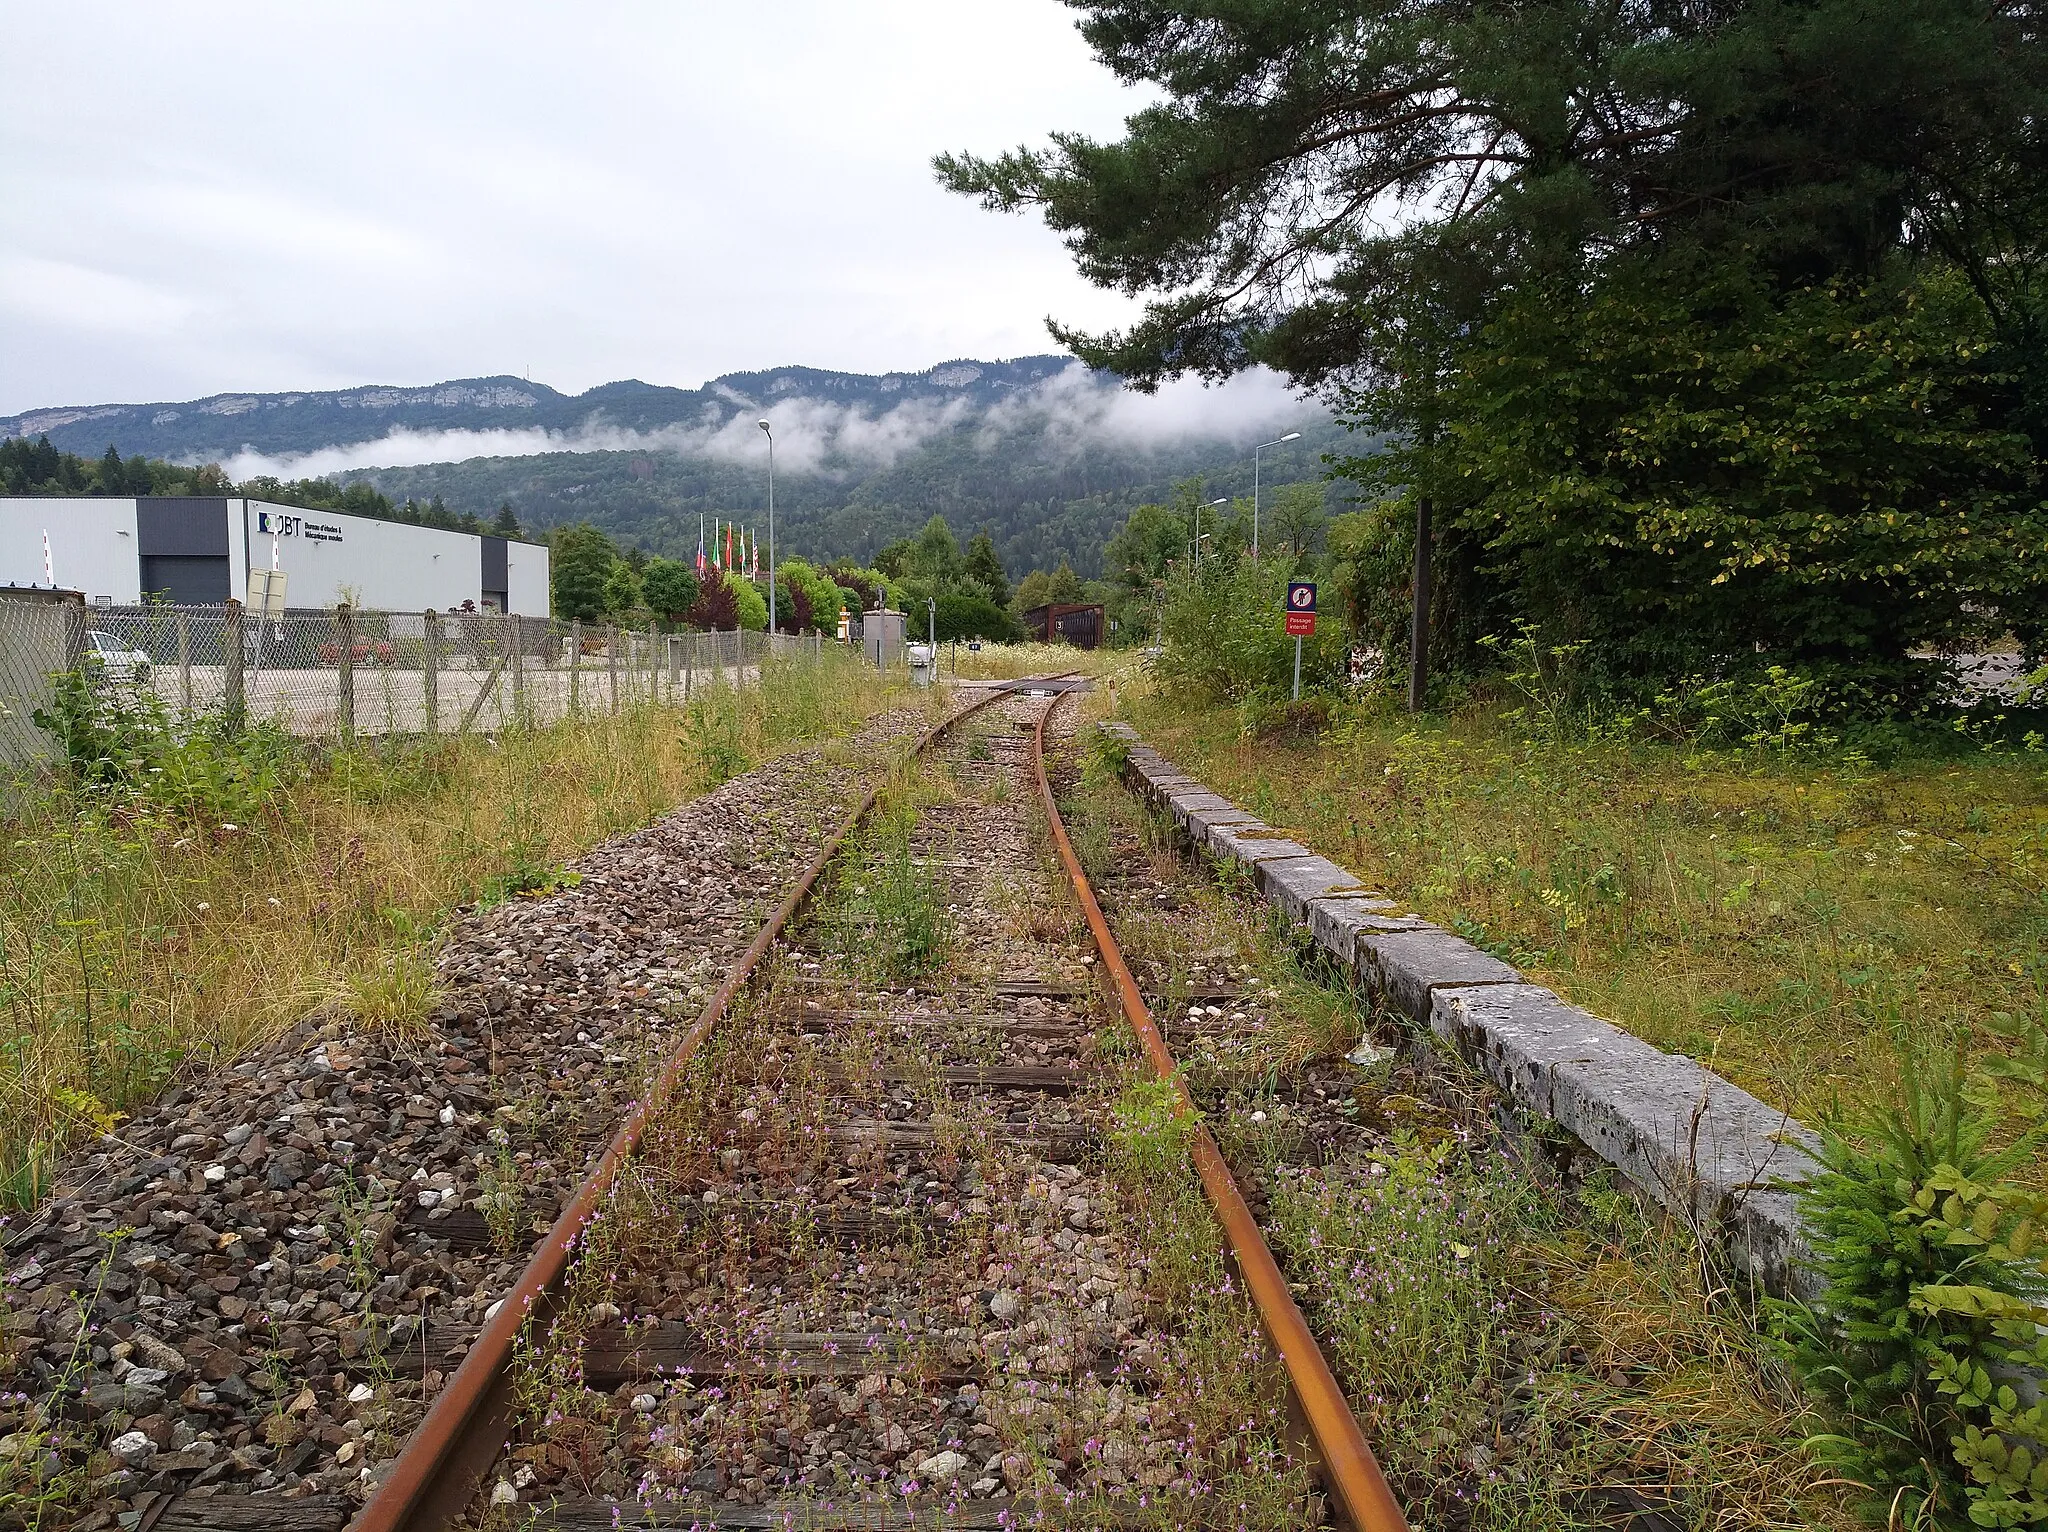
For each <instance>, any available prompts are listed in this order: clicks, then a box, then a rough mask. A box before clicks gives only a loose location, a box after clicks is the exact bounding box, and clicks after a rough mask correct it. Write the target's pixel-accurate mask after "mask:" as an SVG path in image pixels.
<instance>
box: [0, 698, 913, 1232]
mask: <svg viewBox="0 0 2048 1532" xmlns="http://www.w3.org/2000/svg"><path fill="white" fill-rule="evenodd" d="M901 695H902V693H901V691H900V689H899V688H898V687H896V686H895V685H894V684H893V683H890V682H889V681H887V680H886V679H885V678H882V677H879V676H877V675H876V674H875V673H874V672H873V671H871V670H868V669H867V668H865V667H864V666H861V665H859V664H858V663H855V662H853V661H852V660H850V659H849V660H846V661H845V662H843V663H834V662H831V661H830V660H829V658H828V663H826V664H825V665H823V666H822V667H820V666H814V665H812V664H809V663H796V662H787V663H783V664H771V665H770V666H769V667H768V671H767V675H766V677H765V678H764V681H763V684H762V685H761V686H759V687H758V688H757V687H754V686H749V687H748V688H747V689H746V690H745V691H744V692H743V693H737V694H736V693H735V692H733V691H732V690H731V689H730V688H726V687H711V688H708V689H707V690H705V691H703V692H701V693H700V694H699V695H698V696H697V697H696V698H694V699H693V701H692V703H691V705H690V708H689V710H688V712H687V714H685V713H684V712H682V711H681V710H678V709H674V708H669V707H657V706H642V707H637V708H633V709H629V710H627V711H623V712H620V713H616V714H609V713H589V712H586V713H583V714H581V715H579V716H577V717H575V718H573V719H571V720H568V721H565V722H563V723H560V724H556V725H553V726H551V727H547V728H542V729H533V730H513V731H508V732H507V733H505V734H503V735H501V736H498V737H496V738H483V737H474V736H472V737H465V738H462V739H459V740H448V739H442V740H439V741H433V742H426V741H417V740H415V741H405V742H388V743H381V744H380V743H363V744H360V745H358V746H357V747H356V748H355V749H353V750H350V751H346V752H342V753H338V754H335V755H332V756H330V757H327V758H325V759H322V760H319V761H313V760H310V759H307V758H304V757H303V756H301V757H297V758H296V759H295V763H294V766H293V769H291V770H289V771H285V770H280V771H277V772H275V773H274V783H273V785H272V787H271V788H270V789H269V790H268V791H267V792H266V793H265V794H264V795H263V796H262V797H261V798H260V799H257V800H253V801H252V800H250V799H249V798H248V797H247V795H246V792H245V790H244V786H243V779H242V778H237V779H236V791H237V792H238V793H242V794H243V796H242V797H241V798H239V799H238V800H236V801H238V802H240V803H241V804H242V805H243V806H242V807H241V808H238V809H236V810H235V812H236V814H237V816H238V817H235V818H228V817H226V815H225V814H224V813H221V812H220V810H219V805H218V802H217V801H216V799H215V797H213V796H210V795H208V794H206V793H204V792H201V793H197V794H195V793H193V792H192V791H190V790H189V784H188V783H187V782H185V781H184V780H182V779H181V784H180V789H179V793H178V795H177V796H176V797H174V798H171V799H169V800H168V801H166V800H164V799H161V798H158V797H155V796H152V792H151V783H150V782H149V781H146V780H145V781H113V782H108V781H104V780H102V781H98V782H97V783H94V782H91V781H81V780H61V781H60V780H36V781H24V782H21V783H18V784H17V785H16V789H15V793H14V796H13V799H12V805H13V812H12V814H11V816H10V818H9V821H8V823H7V826H6V835H5V840H4V844H0V1106H4V1112H0V1198H5V1199H6V1200H10V1201H13V1202H15V1203H17V1204H23V1203H28V1202H32V1201H34V1200H35V1199H36V1198H37V1197H39V1196H40V1195H42V1194H43V1193H44V1192H45V1191H46V1190H47V1188H48V1184H49V1178H50V1173H51V1167H52V1165H53V1164H54V1161H55V1158H56V1156H57V1155H58V1154H59V1153H61V1151H62V1150H63V1148H64V1147H65V1146H66V1145H68V1144H70V1143H72V1142H75V1141H76V1140H78V1139H80V1138H82V1137H86V1136H89V1135H91V1134H94V1133H98V1132H102V1131H105V1130H106V1129H108V1128H110V1127H112V1126H113V1124H114V1122H115V1120H116V1118H117V1117H118V1115H119V1114H120V1113H121V1112H123V1111H126V1110H127V1109H129V1108H131V1107H132V1106H133V1105H135V1104H136V1103H137V1102H138V1101H140V1100H142V1099H145V1098H146V1097H147V1096H148V1095H149V1094H150V1093H152V1092H153V1091H154V1090H155V1089H156V1088H157V1087H158V1086H159V1085H160V1084H161V1083H162V1082H163V1080H164V1079H165V1078H166V1077H167V1076H168V1074H169V1073H170V1072H171V1071H172V1070H173V1069H175V1068H177V1067H178V1066H179V1065H180V1064H182V1063H184V1062H186V1061H188V1060H200V1061H204V1060H207V1059H212V1058H224V1057H228V1056H232V1055H233V1054H235V1053H236V1052H238V1051H239V1050H241V1049H243V1048H245V1047H247V1046H249V1045H250V1044H252V1043H255V1042H259V1041H261V1040H262V1039H264V1038H266V1037H270V1036H274V1035H276V1034H277V1033H278V1032H280V1031H282V1030H284V1029H286V1028H288V1027H289V1026H291V1025H292V1024H294V1023H295V1022H297V1021H298V1020H299V1019H301V1018H302V1017H304V1016H306V1015H308V1014H310V1013H312V1012H314V1011H317V1010H320V1009H322V1008H326V1009H329V1010H344V1011H347V1012H350V1013H352V1014H354V1015H356V1016H358V1017H359V1018H361V1019H362V1020H364V1021H366V1022H369V1023H370V1024H372V1025H379V1026H393V1027H398V1028H401V1029H403V1028H407V1027H416V1026H418V1025H420V1024H421V1023H423V1022H424V1021H425V1020H426V1019H427V1017H428V1016H429V1015H430V1014H431V1012H432V1009H433V1007H434V1004H435V1003H436V992H435V989H434V984H433V976H432V969H431V950H432V947H433V944H434V942H435V941H436V939H437V934H438V932H439V930H440V928H441V926H442V925H443V923H444V922H445V920H446V919H447V917H448V914H449V912H450V911H451V910H452V909H453V908H455V907H456V906H459V905H461V904H464V903H466V902H468V901H471V900H484V901H486V902H491V901H495V900H499V899H503V898H508V897H518V896H520V895H521V894H525V893H533V892H541V891H545V890H547V889H550V888H552V887H555V886H557V885H558V883H559V881H560V869H561V865H562V863H563V862H565V861H567V860H568V859H570V858H572V857H575V856H577V855H580V854H581V853H582V852H584V851H586V850H587V849H589V848H590V847H591V846H593V845H596V844H597V843H599V842H600V841H603V840H606V839H608V838H610V837H612V836H614V835H617V834H619V833H621V832H623V831H625V830H629V829H632V828H634V827H636V826H638V825H641V824H644V823H646V822H647V821H649V820H650V819H652V818H654V817H656V816H657V815H659V814H661V813H663V812H665V811H667V810H669V809H671V808H673V807H674V806H675V805H676V804H677V803H678V802H681V801H683V800H685V799H687V798H689V797H691V796H693V795H695V794H696V793H699V792H701V791H704V790H706V789H707V788H709V787H712V786H715V785H716V784H717V783H719V782H722V781H724V780H725V779H726V778H727V777H728V776H730V775H732V774H733V773H734V772H735V771H736V770H744V769H746V768H747V767H749V766H751V765H752V764H754V763H755V762H757V761H759V760H762V759H765V758H766V757H768V756H770V755H773V754H775V753H776V752H778V751H780V750H782V749H785V748H788V747H790V746H793V745H797V744H801V743H804V742H807V741H812V740H817V739H822V738H828V737H831V736H833V735H837V734H843V733H847V732H850V731H851V730H853V729H855V728H857V727H858V726H859V725H860V724H861V723H862V722H863V721H864V720H865V719H866V718H867V717H869V716H870V715H872V714H873V713H874V712H876V711H877V710H879V709H880V708H882V707H883V706H885V705H887V704H888V703H889V702H891V701H892V700H894V699H896V698H899V697H900V696H901ZM706 741H709V744H708V745H707V743H706ZM272 743H275V742H272ZM266 748H267V747H266ZM266 759H267V757H266Z"/></svg>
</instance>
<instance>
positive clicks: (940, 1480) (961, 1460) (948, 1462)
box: [917, 1451, 967, 1484]
mask: <svg viewBox="0 0 2048 1532" xmlns="http://www.w3.org/2000/svg"><path fill="white" fill-rule="evenodd" d="M966 1467H967V1459H966V1457H965V1455H963V1454H961V1453H958V1452H951V1451H948V1452H935V1453H933V1454H932V1455H931V1456H930V1457H928V1458H926V1459H925V1460H924V1461H923V1462H922V1463H919V1464H918V1465H917V1473H918V1477H919V1478H922V1479H930V1480H931V1481H932V1482H933V1483H935V1484H951V1483H952V1482H953V1481H954V1480H955V1479H957V1478H959V1477H960V1474H961V1472H962V1470H964V1469H965V1468H966Z"/></svg>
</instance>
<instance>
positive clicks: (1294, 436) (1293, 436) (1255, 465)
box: [1252, 431, 1301, 558]
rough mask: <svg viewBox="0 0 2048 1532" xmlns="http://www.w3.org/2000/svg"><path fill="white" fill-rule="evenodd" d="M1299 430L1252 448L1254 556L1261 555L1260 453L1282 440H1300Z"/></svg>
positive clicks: (1277, 444)
mask: <svg viewBox="0 0 2048 1532" xmlns="http://www.w3.org/2000/svg"><path fill="white" fill-rule="evenodd" d="M1300 440H1301V433H1300V432H1299V431H1289V432H1288V433H1287V434H1286V435H1285V436H1279V437H1275V438H1274V439H1273V440H1272V441H1269V442H1260V443H1259V444H1258V445H1257V446H1256V447H1254V448H1252V557H1253V558H1257V557H1258V556H1259V454H1260V453H1261V452H1264V451H1265V450H1266V449H1267V448H1268V447H1277V446H1279V445H1280V443H1282V442H1298V441H1300Z"/></svg>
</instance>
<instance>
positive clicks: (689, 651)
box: [683, 633, 697, 703]
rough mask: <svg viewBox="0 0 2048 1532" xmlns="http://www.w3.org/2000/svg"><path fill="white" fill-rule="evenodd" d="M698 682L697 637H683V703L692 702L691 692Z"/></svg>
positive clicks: (691, 634)
mask: <svg viewBox="0 0 2048 1532" xmlns="http://www.w3.org/2000/svg"><path fill="white" fill-rule="evenodd" d="M696 682H697V635H696V634H694V633H689V634H685V635H684V637H683V701H684V702H685V703H687V702H688V701H689V700H690V692H691V690H692V689H693V688H694V687H695V685H696Z"/></svg>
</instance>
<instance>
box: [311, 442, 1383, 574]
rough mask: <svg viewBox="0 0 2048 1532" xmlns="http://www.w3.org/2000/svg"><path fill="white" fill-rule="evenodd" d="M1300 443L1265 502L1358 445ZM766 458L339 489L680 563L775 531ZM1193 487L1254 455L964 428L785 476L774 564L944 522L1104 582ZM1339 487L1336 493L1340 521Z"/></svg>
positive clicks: (526, 466)
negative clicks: (504, 510) (591, 530)
mask: <svg viewBox="0 0 2048 1532" xmlns="http://www.w3.org/2000/svg"><path fill="white" fill-rule="evenodd" d="M1300 429H1301V430H1302V437H1301V439H1300V440H1299V441H1295V442H1289V443H1287V444H1285V445H1284V446H1280V447H1269V448H1267V449H1266V451H1265V452H1264V453H1263V454H1262V455H1261V478H1262V481H1263V483H1264V485H1265V487H1266V489H1268V490H1269V491H1270V490H1272V489H1273V488H1274V487H1276V486H1278V485H1280V484H1284V483H1288V482H1290V481H1299V480H1304V479H1316V478H1319V477H1320V475H1321V474H1322V472H1323V465H1322V463H1321V457H1322V454H1323V453H1325V452H1331V451H1335V450H1339V448H1340V444H1343V445H1350V444H1351V439H1350V438H1347V437H1346V436H1345V435H1344V433H1343V431H1342V430H1341V428H1339V427H1337V426H1336V425H1335V424H1334V423H1332V422H1330V421H1329V420H1328V419H1327V418H1323V419H1320V420H1319V419H1316V418H1314V417H1310V418H1308V419H1305V420H1304V421H1303V423H1302V426H1301V427H1300ZM766 468H767V458H766V454H765V453H763V454H761V457H760V460H759V461H758V462H754V463H734V462H729V461H720V460H719V459H716V458H712V457H706V456H694V457H683V456H678V455H676V454H673V453H667V452H653V451H649V452H560V453H548V454H545V455H543V456H539V457H517V458H474V459H471V460H470V461H468V462H462V463H435V464H428V465H426V466H423V467H418V468H394V469H379V470H372V471H368V472H365V473H361V474H351V475H345V476H344V477H347V478H352V479H353V478H360V479H363V480H366V481H369V482H372V483H374V484H375V485H376V487H377V488H378V489H379V490H381V491H382V492H383V493H384V494H385V495H387V496H389V497H390V498H391V499H392V500H393V501H395V502H402V501H404V500H407V499H414V500H419V501H431V500H432V499H434V498H435V497H436V496H438V497H440V498H441V500H442V501H443V502H444V503H445V504H446V505H447V506H448V507H449V508H450V509H451V510H453V511H455V512H457V513H472V514H475V515H478V516H481V517H483V518H485V519H489V518H490V516H492V515H493V514H494V513H495V512H496V511H497V509H498V507H499V506H501V505H509V506H511V507H512V510H513V512H514V514H515V515H516V516H517V517H518V519H519V522H520V524H521V525H522V526H524V527H526V528H527V529H528V530H529V531H533V532H545V531H547V530H548V528H550V527H553V526H560V525H564V524H568V523H573V522H578V521H589V522H591V523H592V524H593V525H595V526H598V527H601V528H603V529H604V530H605V531H607V532H609V533H610V534H611V535H612V536H613V537H614V538H615V539H616V540H618V541H619V542H620V543H621V544H622V545H624V546H628V547H634V546H637V547H642V548H645V549H646V550H647V551H648V552H649V553H655V554H668V555H671V556H677V557H680V556H683V555H686V554H689V553H693V552H694V551H695V549H696V546H697V527H698V518H699V517H700V516H719V517H737V518H738V519H739V520H740V521H742V522H750V523H752V524H754V525H755V526H756V527H757V528H758V529H760V530H762V531H764V532H765V531H766V528H767V504H768V494H767V489H768V486H767V471H766ZM1191 477H1198V478H1200V479H1202V481H1203V488H1204V492H1205V495H1206V497H1207V498H1209V499H1217V498H1220V497H1222V496H1226V495H1228V496H1233V497H1236V496H1245V497H1248V496H1250V494H1251V492H1252V463H1251V456H1250V453H1249V452H1241V451H1240V450H1239V449H1238V448H1237V447H1236V446H1235V445H1233V444H1230V443H1227V442H1218V441H1199V442H1183V443H1179V444H1176V445H1174V446H1171V447H1164V448H1158V449H1153V448H1147V447H1142V446H1133V445H1131V444H1128V443H1118V442H1115V441H1098V442H1094V443H1089V444H1085V445H1080V444H1073V443H1062V442H1060V441H1057V440H1055V439H1053V438H1052V436H1051V434H1050V433H1049V432H1048V431H1045V430H1038V431H1033V432H1028V433H1027V432H1017V433H1010V434H1006V435H1003V436H999V437H994V438H991V436H990V434H989V433H987V432H985V431H984V430H983V429H981V427H980V426H979V425H978V424H974V423H967V424H962V425H960V426H958V427H956V428H953V429H951V430H949V431H946V432H944V433H943V434H941V435H938V436H936V437H934V438H932V439H931V440H929V441H927V442H926V443H925V444H924V445H923V446H922V447H920V448H918V449H917V450H916V451H914V452H912V453H909V454H907V455H906V456H904V457H902V458H899V459H898V460H897V461H896V462H895V463H893V464H891V465H889V466H887V467H882V468H867V469H865V470H863V469H862V468H860V467H859V466H857V465H849V464H840V465H836V466H832V467H827V468H823V469H820V470H819V471H815V472H810V473H788V472H778V473H777V475H776V481H775V533H776V546H777V551H778V552H779V553H781V554H783V555H785V556H789V555H796V556H801V557H807V558H826V559H829V558H833V557H841V556H843V557H849V558H853V559H855V560H858V561H860V562H862V563H866V562H869V561H871V560H872V559H873V557H874V556H875V554H876V553H878V552H879V551H880V550H881V549H882V548H883V547H884V546H885V545H886V544H888V543H890V542H892V541H894V540H895V539H897V538H899V537H906V536H909V535H911V534H912V533H915V532H916V531H917V530H918V529H919V528H920V527H922V526H923V525H924V524H925V522H926V521H927V520H929V519H930V518H931V517H932V516H934V515H939V516H943V517H945V518H946V521H947V522H948V524H950V525H951V526H952V527H953V529H954V530H955V532H956V533H958V535H959V536H960V538H961V539H962V540H963V541H964V540H965V539H966V538H967V537H968V536H969V535H971V534H972V533H974V532H976V531H979V530H981V529H982V528H984V527H986V528H987V529H988V531H989V534H990V536H991V537H992V538H993V539H994V542H995V546H996V551H997V553H998V554H999V556H1000V557H1001V559H1002V561H1003V565H1004V567H1005V568H1007V569H1009V570H1011V571H1012V572H1015V573H1021V572H1023V571H1025V570H1029V569H1053V568H1056V567H1057V566H1058V565H1059V563H1060V561H1061V560H1062V559H1065V560H1066V561H1068V562H1069V563H1071V564H1072V565H1073V567H1074V568H1075V569H1076V570H1077V571H1079V572H1080V573H1081V574H1083V575H1089V576H1092V575H1096V574H1099V573H1101V572H1102V549H1103V545H1104V544H1105V543H1106V542H1108V540H1109V539H1110V538H1111V537H1113V536H1115V535H1116V532H1117V530H1118V529H1119V528H1120V527H1121V526H1122V525H1123V523H1124V519H1125V518H1126V517H1127V516H1128V515H1129V514H1130V511H1131V508H1132V507H1133V506H1136V505H1141V504H1144V503H1146V502H1147V501H1165V500H1169V499H1171V498H1172V492H1173V486H1174V484H1175V482H1176V481H1178V480H1180V479H1184V478H1191ZM1343 493H1344V490H1343V487H1342V486H1334V485H1333V486H1332V487H1331V490H1330V496H1331V503H1332V508H1333V509H1340V508H1341V506H1339V505H1338V504H1337V502H1338V500H1339V499H1340V498H1341V496H1342V494H1343Z"/></svg>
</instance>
